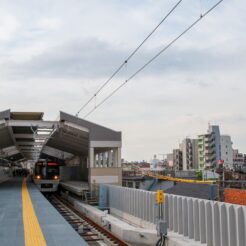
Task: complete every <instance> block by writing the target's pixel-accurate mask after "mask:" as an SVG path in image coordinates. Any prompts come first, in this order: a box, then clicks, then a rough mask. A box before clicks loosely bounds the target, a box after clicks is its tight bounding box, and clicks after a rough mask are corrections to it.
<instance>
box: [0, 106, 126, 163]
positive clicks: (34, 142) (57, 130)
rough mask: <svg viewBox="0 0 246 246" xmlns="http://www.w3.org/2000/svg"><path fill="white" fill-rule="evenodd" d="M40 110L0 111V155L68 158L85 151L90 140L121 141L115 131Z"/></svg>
mask: <svg viewBox="0 0 246 246" xmlns="http://www.w3.org/2000/svg"><path fill="white" fill-rule="evenodd" d="M43 115H44V114H43V113H42V112H11V111H10V110H6V111H3V112H0V157H4V158H7V159H9V160H12V161H21V160H33V161H36V160H38V159H39V158H51V159H52V158H56V159H59V160H65V159H70V158H72V157H73V156H84V155H88V151H89V144H90V141H121V132H117V131H114V130H111V129H108V128H106V127H103V126H100V125H97V124H95V123H92V122H89V121H86V120H83V119H80V118H78V117H75V116H73V115H70V114H67V113H64V112H60V119H59V120H58V121H45V120H43Z"/></svg>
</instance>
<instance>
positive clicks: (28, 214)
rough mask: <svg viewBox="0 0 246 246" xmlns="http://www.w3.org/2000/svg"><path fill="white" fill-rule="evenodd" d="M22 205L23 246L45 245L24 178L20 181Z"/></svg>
mask: <svg viewBox="0 0 246 246" xmlns="http://www.w3.org/2000/svg"><path fill="white" fill-rule="evenodd" d="M22 207H23V209H22V213H23V224H24V237H25V246H46V241H45V238H44V235H43V232H42V230H41V227H40V225H39V222H38V218H37V216H36V213H35V210H34V208H33V205H32V200H31V197H30V195H29V191H28V188H27V184H26V180H25V179H24V180H23V182H22Z"/></svg>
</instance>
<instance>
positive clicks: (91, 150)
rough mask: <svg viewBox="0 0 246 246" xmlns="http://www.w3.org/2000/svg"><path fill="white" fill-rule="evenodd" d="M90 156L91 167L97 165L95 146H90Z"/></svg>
mask: <svg viewBox="0 0 246 246" xmlns="http://www.w3.org/2000/svg"><path fill="white" fill-rule="evenodd" d="M89 158H90V167H91V168H93V167H95V165H94V148H90V153H89Z"/></svg>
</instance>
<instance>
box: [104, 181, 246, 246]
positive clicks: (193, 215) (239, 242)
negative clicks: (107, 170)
mask: <svg viewBox="0 0 246 246" xmlns="http://www.w3.org/2000/svg"><path fill="white" fill-rule="evenodd" d="M107 189H108V206H109V208H115V209H117V210H120V211H122V212H124V213H127V214H130V215H132V216H135V217H137V218H140V219H142V220H145V221H148V222H151V223H156V221H157V220H156V215H157V213H156V211H157V209H156V208H157V207H156V202H155V195H156V193H155V192H150V191H144V190H137V189H132V188H125V187H119V186H113V185H107ZM163 211H164V219H165V220H166V221H167V223H168V228H169V230H170V231H174V232H176V233H178V234H181V235H183V236H185V237H188V238H190V239H194V240H195V241H200V242H201V243H206V244H207V245H208V246H246V206H239V205H234V204H229V203H222V202H216V201H209V200H203V199H197V198H191V197H184V196H176V195H171V194H166V195H165V202H164V204H163Z"/></svg>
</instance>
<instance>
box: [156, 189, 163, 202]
mask: <svg viewBox="0 0 246 246" xmlns="http://www.w3.org/2000/svg"><path fill="white" fill-rule="evenodd" d="M156 202H157V203H158V204H160V203H163V202H164V192H163V190H157V191H156Z"/></svg>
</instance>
